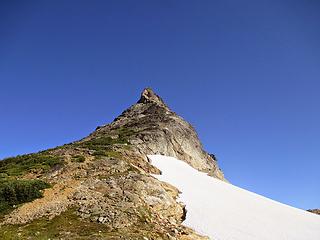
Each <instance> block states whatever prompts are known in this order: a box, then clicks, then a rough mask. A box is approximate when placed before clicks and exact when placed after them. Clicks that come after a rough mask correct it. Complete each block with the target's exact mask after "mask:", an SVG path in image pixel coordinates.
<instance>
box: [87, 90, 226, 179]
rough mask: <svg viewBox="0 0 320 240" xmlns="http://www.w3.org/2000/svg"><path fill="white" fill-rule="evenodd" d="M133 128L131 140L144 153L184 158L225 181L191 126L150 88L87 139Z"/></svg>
mask: <svg viewBox="0 0 320 240" xmlns="http://www.w3.org/2000/svg"><path fill="white" fill-rule="evenodd" d="M119 128H126V129H132V130H133V131H134V132H135V134H132V135H131V136H130V140H129V141H130V143H131V144H132V145H134V146H135V147H136V149H137V150H138V151H139V152H140V153H142V154H143V155H144V156H146V155H149V154H162V155H166V156H172V157H176V158H178V159H183V160H185V161H186V162H187V163H189V164H190V165H191V166H192V167H194V168H196V169H198V170H200V171H203V172H207V173H208V174H209V175H211V176H214V177H217V178H219V179H221V180H225V179H224V176H223V173H222V171H221V170H220V168H219V167H218V164H217V162H216V160H215V159H214V158H213V157H212V156H211V155H210V154H208V153H207V152H205V151H204V150H203V147H202V144H201V142H200V140H199V138H198V136H197V133H196V131H195V130H194V128H193V127H192V126H191V124H189V123H188V122H186V121H185V120H184V119H183V118H181V117H180V116H178V115H177V114H176V113H174V112H173V111H171V110H170V109H169V107H168V106H167V105H166V104H165V103H164V101H163V100H162V99H161V98H160V97H159V96H158V95H156V94H155V93H154V92H153V91H152V90H151V89H150V88H146V89H145V90H143V92H142V93H141V98H140V100H139V101H138V102H137V104H135V105H133V106H131V107H130V108H129V109H127V110H126V111H124V112H123V113H122V114H121V115H120V116H119V117H117V118H116V119H115V120H114V122H112V123H111V124H108V125H105V126H102V127H99V128H98V129H97V130H96V131H95V132H94V133H93V134H92V135H90V137H89V138H92V137H97V136H99V135H103V134H104V133H105V132H110V131H112V130H114V129H119Z"/></svg>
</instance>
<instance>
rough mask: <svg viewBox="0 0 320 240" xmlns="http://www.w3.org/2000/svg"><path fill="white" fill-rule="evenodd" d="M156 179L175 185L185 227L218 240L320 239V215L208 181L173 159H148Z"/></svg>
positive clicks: (205, 177) (224, 184) (208, 179)
mask: <svg viewBox="0 0 320 240" xmlns="http://www.w3.org/2000/svg"><path fill="white" fill-rule="evenodd" d="M149 158H150V159H151V160H152V164H153V165H155V166H156V167H157V168H159V169H160V170H161V171H162V174H161V175H155V176H156V177H157V178H158V179H159V180H162V181H165V182H168V183H170V184H172V185H174V186H175V187H177V188H178V189H179V190H180V191H181V192H182V193H181V195H180V200H181V201H182V202H183V203H184V204H186V209H187V218H186V221H185V222H184V224H186V225H187V226H189V227H192V228H194V229H195V230H196V231H198V232H199V233H201V234H203V235H208V236H209V237H210V239H217V240H243V239H246V240H287V239H290V240H301V239H303V240H318V239H320V216H317V215H315V214H312V213H309V212H307V211H304V210H300V209H296V208H293V207H290V206H288V205H285V204H281V203H279V202H276V201H273V200H271V199H268V198H265V197H262V196H260V195H258V194H255V193H252V192H249V191H246V190H244V189H241V188H238V187H235V186H233V185H231V184H228V183H225V182H223V181H220V180H218V179H214V178H210V177H208V176H207V175H205V174H203V173H201V172H198V171H196V170H194V169H193V168H191V167H190V166H188V165H187V164H185V163H184V162H182V161H179V160H177V159H174V158H172V157H166V156H161V155H151V156H149Z"/></svg>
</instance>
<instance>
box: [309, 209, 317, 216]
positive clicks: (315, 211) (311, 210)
mask: <svg viewBox="0 0 320 240" xmlns="http://www.w3.org/2000/svg"><path fill="white" fill-rule="evenodd" d="M307 211H308V212H311V213H314V214H318V215H320V209H308V210H307Z"/></svg>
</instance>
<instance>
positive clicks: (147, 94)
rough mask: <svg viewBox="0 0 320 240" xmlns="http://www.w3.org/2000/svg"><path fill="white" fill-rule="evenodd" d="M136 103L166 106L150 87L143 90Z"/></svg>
mask: <svg viewBox="0 0 320 240" xmlns="http://www.w3.org/2000/svg"><path fill="white" fill-rule="evenodd" d="M138 103H156V104H158V105H162V106H166V104H165V103H164V101H163V100H162V98H161V97H159V96H158V95H157V94H156V93H155V92H154V91H153V90H152V89H151V88H150V87H147V88H145V89H143V91H142V92H141V97H140V99H139V101H138Z"/></svg>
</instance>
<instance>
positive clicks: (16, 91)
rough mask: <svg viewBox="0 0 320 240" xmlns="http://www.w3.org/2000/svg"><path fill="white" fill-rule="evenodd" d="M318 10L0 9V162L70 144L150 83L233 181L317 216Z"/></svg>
mask: <svg viewBox="0 0 320 240" xmlns="http://www.w3.org/2000/svg"><path fill="white" fill-rule="evenodd" d="M319 23H320V2H319V1H318V0H299V1H298V0H287V1H285V0H266V1H264V0H260V1H257V0H243V1H238V0H233V1H231V0H216V1H211V0H210V1H205V0H202V1H187V0H183V1H178V0H174V1H173V0H172V1H167V0H161V1H150V0H146V1H139V0H137V1H131V0H130V1H129V0H128V1H125V0H123V1H89V0H88V1H80V0H77V1H71V0H70V1H43V0H41V1H14V0H8V1H1V2H0V91H1V92H0V158H4V157H8V156H14V155H17V154H23V153H29V152H34V151H38V150H42V149H46V148H48V147H54V146H57V145H60V144H64V143H68V142H71V141H73V140H77V139H80V138H82V137H84V136H86V135H87V134H89V133H90V132H91V131H93V130H94V129H95V127H96V126H98V125H101V124H104V123H108V122H110V121H112V120H113V119H114V118H115V117H116V116H117V115H118V114H120V113H121V112H122V111H123V110H124V109H126V108H127V107H128V106H130V105H131V104H133V103H135V102H136V101H137V100H138V98H139V94H140V91H141V90H142V89H143V88H144V87H146V86H151V87H152V88H153V89H154V90H155V91H156V92H157V93H158V94H159V95H161V96H162V98H163V99H164V100H165V101H166V102H167V103H168V105H169V106H170V107H171V108H172V109H173V110H174V111H176V112H177V113H178V114H180V115H182V116H183V117H184V118H185V119H186V120H188V121H190V122H191V123H192V124H193V125H194V126H195V128H196V129H197V131H198V133H199V135H200V138H201V140H202V142H203V144H204V146H205V148H206V150H208V151H209V152H211V153H215V154H216V155H217V157H218V160H219V164H220V166H221V168H222V169H223V170H224V172H225V175H226V177H227V178H228V179H229V180H230V181H231V182H232V183H234V184H236V185H238V186H240V187H243V188H246V189H248V190H251V191H254V192H257V193H259V194H262V195H265V196H267V197H270V198H272V199H275V200H278V201H281V202H284V203H287V204H290V205H293V206H296V207H299V208H304V209H306V208H319V207H320V187H319V185H320V126H319V124H320V107H319V104H320V94H319V93H320V26H319Z"/></svg>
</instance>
